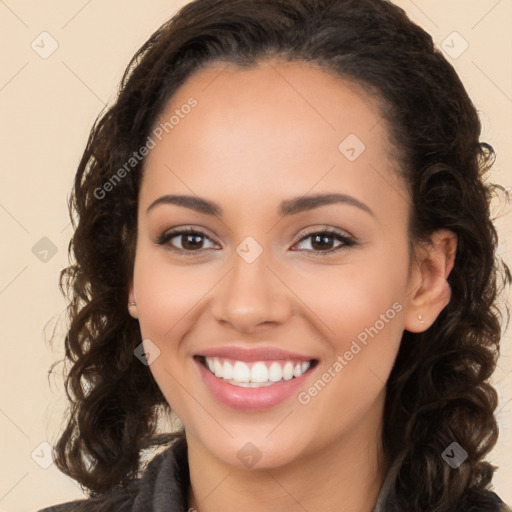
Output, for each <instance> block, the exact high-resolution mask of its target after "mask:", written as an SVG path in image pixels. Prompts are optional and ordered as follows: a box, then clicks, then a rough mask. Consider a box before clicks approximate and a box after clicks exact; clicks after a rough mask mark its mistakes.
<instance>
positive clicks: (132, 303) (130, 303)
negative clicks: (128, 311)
mask: <svg viewBox="0 0 512 512" xmlns="http://www.w3.org/2000/svg"><path fill="white" fill-rule="evenodd" d="M136 305H137V304H136V303H135V302H129V303H128V307H130V306H136Z"/></svg>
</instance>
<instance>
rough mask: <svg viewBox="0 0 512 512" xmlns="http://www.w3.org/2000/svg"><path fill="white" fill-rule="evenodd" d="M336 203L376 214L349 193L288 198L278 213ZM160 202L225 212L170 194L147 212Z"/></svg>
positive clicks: (210, 212) (206, 211)
mask: <svg viewBox="0 0 512 512" xmlns="http://www.w3.org/2000/svg"><path fill="white" fill-rule="evenodd" d="M336 203H341V204H347V205H350V206H355V207H356V208H359V209H361V210H363V211H365V212H367V213H369V214H370V215H372V216H373V217H375V214H374V213H373V211H372V210H371V209H370V207H369V206H367V205H366V204H365V203H363V202H361V201H359V199H356V198H355V197H352V196H349V195H347V194H316V195H310V196H302V197H295V198H292V199H287V200H285V201H282V202H281V204H280V205H279V209H278V213H279V215H280V216H281V217H286V216H289V215H296V214H298V213H302V212H305V211H309V210H313V209H315V208H319V207H321V206H327V205H331V204H336ZM159 204H174V205H176V206H182V207H184V208H188V209H190V210H194V211H196V212H198V213H204V214H206V215H216V216H222V214H223V211H222V208H221V207H220V206H219V205H218V204H217V203H214V202H213V201H209V200H207V199H203V198H201V197H197V196H184V195H168V194H167V195H164V196H161V197H159V198H158V199H156V200H155V201H153V202H152V203H151V204H150V205H149V207H148V209H147V211H146V213H148V212H149V211H150V210H152V209H153V208H154V207H155V206H157V205H159Z"/></svg>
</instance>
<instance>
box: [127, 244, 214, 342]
mask: <svg viewBox="0 0 512 512" xmlns="http://www.w3.org/2000/svg"><path fill="white" fill-rule="evenodd" d="M163 252H164V251H160V250H155V249H146V250H145V249H144V248H141V250H140V252H139V253H137V258H136V261H135V269H134V289H135V294H136V299H137V310H138V315H139V323H140V326H141V331H142V335H143V336H144V337H147V338H155V339H156V340H159V341H160V342H161V343H162V342H164V341H166V340H169V339H171V338H174V339H175V338H176V336H177V335H178V334H179V333H180V332H181V331H182V330H183V328H184V327H185V325H186V324H187V317H188V316H190V315H193V314H194V313H193V309H194V306H196V305H198V304H199V303H200V302H201V300H202V299H204V298H205V296H206V295H207V293H208V291H209V290H210V289H211V287H212V284H213V283H212V282H211V281H212V275H211V271H210V272H208V271H207V269H206V266H205V267H204V271H202V270H201V269H200V268H199V267H198V266H186V265H176V264H172V263H170V262H169V261H167V260H166V257H165V254H163ZM162 348H167V347H162Z"/></svg>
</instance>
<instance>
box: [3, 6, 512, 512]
mask: <svg viewBox="0 0 512 512" xmlns="http://www.w3.org/2000/svg"><path fill="white" fill-rule="evenodd" d="M184 3H185V2H184V1H181V0H179V1H178V0H174V1H173V0H153V1H152V2H150V3H149V2H136V1H133V0H130V1H127V0H125V1H121V0H106V1H101V2H100V1H99V0H88V1H87V0H54V1H49V2H39V1H38V0H25V1H21V0H0V34H1V35H0V38H1V45H0V54H1V62H2V65H1V66H0V109H1V119H2V125H1V134H0V135H1V136H0V144H1V153H0V154H1V156H2V161H1V188H0V226H1V230H2V252H1V275H0V311H1V315H2V318H1V328H0V332H1V348H2V357H1V358H0V375H1V376H2V387H1V396H0V433H1V436H0V444H1V454H0V461H1V467H0V512H1V511H30V510H37V509H38V508H40V507H43V506H45V505H50V504H54V503H59V502H63V501H67V500H71V499H75V498H78V497H80V496H82V493H81V491H80V490H79V488H78V487H77V486H76V485H75V484H74V483H73V482H72V481H71V480H70V479H69V478H67V477H66V476H64V475H62V474H61V473H60V472H59V471H58V470H57V469H56V468H55V465H54V464H51V462H52V460H51V449H50V444H51V443H53V442H55V440H56V436H57V433H58V429H59V426H60V425H61V420H62V413H63V410H64V407H65V402H64V399H63V397H64V395H63V389H62V385H61V382H60V381H59V380H58V379H51V381H50V383H51V387H50V385H49V382H48V379H47V369H48V367H49V365H50V364H51V363H52V362H53V361H55V360H57V359H58V358H60V356H61V348H62V338H63V333H64V330H63V323H62V321H59V319H61V320H62V313H63V311H64V308H65V305H66V304H65V302H64V299H63V297H62V296H61V295H60V292H59V291H58V288H57V278H58V273H59V271H60V270H61V269H62V268H63V267H64V266H66V265H67V244H68V241H69V238H70V236H71V234H72V233H71V227H70V224H69V219H68V214H67V208H66V201H67V197H68V194H69V192H70V188H71V183H72V179H73V177H74V173H75V169H76V166H77V163H78V160H79V158H80V156H81V153H82V151H83V148H84V146H85V143H86V139H87V135H88V132H89V129H90V126H91V124H92V122H93V121H94V119H95V117H96V115H97V114H98V113H99V111H100V109H101V108H102V107H103V105H104V104H105V103H106V102H109V101H111V100H112V98H113V97H114V95H115V91H116V88H117V84H118V81H119V79H120V77H121V74H122V72H123V70H124V68H125V66H126V64H127V63H128V60H129V58H130V57H131V56H132V55H133V53H134V52H135V50H136V49H137V48H138V47H139V46H140V45H141V44H142V43H143V42H144V41H145V40H146V38H147V37H148V36H149V35H150V34H151V33H152V32H153V30H155V29H156V28H157V27H158V26H159V25H160V24H161V23H163V22H164V21H165V20H167V19H168V18H169V17H170V16H171V14H172V13H173V12H174V11H175V10H176V9H177V8H178V7H179V6H181V5H183V4H184ZM396 3H398V4H399V5H400V6H402V7H403V8H405V9H406V11H407V13H408V14H409V16H410V17H411V18H412V19H413V20H414V21H416V22H417V23H419V24H420V25H421V26H423V27H424V28H425V29H426V30H427V31H428V32H430V33H431V34H432V35H433V37H434V40H435V42H436V43H437V44H439V45H441V43H442V42H443V41H444V40H446V42H447V44H448V45H449V47H451V49H449V51H450V52H451V53H452V56H456V53H454V52H457V53H458V52H460V51H461V50H463V49H464V44H465V43H464V41H467V44H468V45H469V47H468V48H467V50H466V51H465V52H464V53H462V54H461V55H460V56H458V57H457V58H452V57H448V58H449V59H450V60H451V62H452V63H453V65H454V66H455V68H456V69H457V71H458V72H459V74H460V77H461V79H462V81H463V82H464V83H465V85H466V86H467V89H468V91H469V93H470V95H471V97H472V98H473V100H474V102H475V104H476V105H477V107H478V109H479V110H480V112H481V116H482V120H483V124H484V134H483V140H486V141H488V142H489V143H491V144H492V145H493V146H494V147H495V149H496V151H497V155H498V158H497V163H496V167H495V170H494V172H493V180H495V181H496V180H497V181H499V182H500V183H502V184H503V185H504V186H505V187H510V185H512V183H511V182H512V173H511V164H512V154H511V144H510V141H511V134H512V133H511V132H512V130H511V124H512V123H511V119H512V115H511V114H512V66H511V57H512V31H511V30H510V20H511V19H512V0H415V1H412V0H397V1H396ZM44 31H46V32H48V33H49V34H50V35H42V36H40V34H41V33H42V32H44ZM454 31H456V32H457V33H458V34H460V35H457V34H455V35H454V34H452V33H453V32H454ZM33 41H35V42H34V43H33V44H34V48H35V49H33V48H32V47H31V44H32V42H33ZM54 41H55V42H54ZM52 44H53V45H55V44H58V48H57V49H56V51H55V52H54V53H53V54H52V55H50V56H46V55H43V56H45V57H47V58H42V57H41V56H40V54H42V53H44V52H45V51H46V52H48V51H49V50H51V49H52ZM449 47H447V49H448V48H449ZM35 50H37V52H36V51H35ZM38 52H39V53H38ZM511 190H512V188H511ZM501 210H502V215H501V217H500V219H499V221H497V224H498V227H499V232H500V236H501V243H500V251H501V254H502V257H503V258H504V259H505V260H506V261H507V262H508V264H509V265H512V254H511V251H510V248H509V245H508V244H509V242H510V240H511V234H512V215H507V213H508V212H509V211H510V206H508V207H507V206H506V205H503V203H502V205H501ZM43 237H46V238H48V239H49V240H50V241H51V244H53V245H54V246H55V249H54V250H56V253H55V254H54V255H53V254H52V252H51V244H50V243H49V242H48V240H46V241H43V242H40V240H41V239H42V238H43ZM38 243H39V244H42V245H36V244H38ZM45 244H46V245H45ZM34 246H35V247H36V249H38V250H35V249H34V252H36V253H38V251H39V257H44V253H43V254H41V252H40V251H41V250H42V249H41V247H42V248H43V249H44V248H46V249H48V248H49V247H50V252H48V254H47V255H46V259H47V261H46V262H44V261H41V260H40V259H39V258H38V257H36V254H34V252H33V248H34ZM507 300H508V296H507ZM55 326H57V327H58V329H57V331H56V335H57V337H58V342H59V343H58V346H57V347H56V348H55V349H54V350H53V351H52V349H51V348H50V347H49V346H48V345H47V344H46V343H45V339H48V338H49V336H50V335H51V334H52V331H53V328H54V327H55ZM511 345H512V343H511V333H510V329H509V331H507V333H506V336H505V338H504V340H503V351H502V357H501V360H500V366H499V369H498V371H497V373H496V375H495V378H494V382H495V385H496V387H497V389H498V391H499V396H500V404H499V406H498V411H499V412H498V419H499V422H500V429H501V434H500V440H499V442H498V445H497V447H496V448H495V450H494V451H493V452H492V453H491V456H490V460H491V461H492V462H493V463H495V464H497V465H498V466H499V467H500V469H499V470H498V471H497V473H496V476H495V479H494V485H495V489H496V491H497V492H498V494H500V495H501V497H502V498H503V499H504V500H505V501H507V502H509V503H512V488H511V487H510V485H507V483H510V482H511V481H512V460H511V455H512V375H511V374H512V371H511V370H512V359H511V358H512V347H511ZM41 443H42V444H41ZM48 464H49V467H47V469H44V467H41V466H45V465H48Z"/></svg>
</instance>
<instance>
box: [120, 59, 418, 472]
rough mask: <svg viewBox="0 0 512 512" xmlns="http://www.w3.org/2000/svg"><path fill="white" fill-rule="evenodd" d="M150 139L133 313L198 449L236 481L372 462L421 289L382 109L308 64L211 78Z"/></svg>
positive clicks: (222, 71)
mask: <svg viewBox="0 0 512 512" xmlns="http://www.w3.org/2000/svg"><path fill="white" fill-rule="evenodd" d="M160 123H161V124H160ZM164 123H167V124H164ZM150 137H151V142H148V147H151V149H150V153H149V155H148V156H147V158H146V161H145V173H144V178H143V181H142V185H141V189H140V195H139V210H138V237H137V247H136V259H135V270H134V278H133V283H132V285H131V287H130V290H131V298H132V299H133V300H134V301H136V303H137V306H136V308H130V310H131V312H132V314H133V315H134V316H137V318H138V319H139V322H140V328H141V333H142V338H143V339H145V340H146V341H145V345H144V346H145V348H146V349H147V351H148V352H149V360H150V361H151V364H150V369H151V372H152V374H153V375H154V377H155V379H156V381H157V383H158V385H159V386H160V388H161V390H162V391H163V393H164V395H165V397H166V399H167V401H168V402H169V404H170V406H171V408H172V409H174V411H175V412H176V413H177V415H178V416H179V417H180V419H181V420H182V421H183V423H184V425H185V428H186V431H187V437H188V439H189V443H192V442H194V443H196V446H200V447H201V449H202V450H204V452H205V453H207V452H208V453H209V454H210V455H213V456H214V457H216V458H217V459H218V460H220V461H222V462H224V463H226V464H230V465H235V466H240V467H242V466H243V465H246V466H250V465H251V464H254V463H255V462H256V463H257V464H258V467H276V466H279V465H284V464H286V463H289V462H292V461H297V460H299V458H301V457H304V456H310V455H313V454H315V453H318V452H319V450H324V449H330V448H331V447H333V445H334V444H338V445H340V446H342V445H344V443H349V442H361V439H365V441H363V442H369V443H370V444H371V446H373V447H376V446H377V442H378V441H377V434H378V432H379V431H380V428H381V417H382V409H383V404H384V398H385V382H386V380H387V379H388V376H389V374H390V371H391V369H392V366H393V362H394V359H395V356H396V354H397V351H398V348H399V344H400V340H401V336H402V332H403V330H404V328H407V322H406V317H407V314H406V313H407V309H408V301H409V300H410V298H411V294H412V291H413V289H414V287H415V286H417V285H418V280H417V276H416V275H415V274H414V273H411V275H410V276H409V253H408V238H407V222H408V216H409V204H408V193H407V191H406V188H405V186H404V185H403V184H402V183H401V182H400V181H399V180H398V178H397V164H396V162H394V161H393V159H392V158H391V155H390V145H389V142H388V139H387V133H386V127H385V123H384V121H383V120H382V118H381V117H380V114H379V111H378V109H377V107H376V106H375V105H374V104H373V102H372V101H371V100H370V98H369V97H367V96H366V95H364V93H362V92H360V93H357V92H354V90H353V89H351V88H349V87H348V85H347V84H346V82H343V81H341V80H339V79H335V78H333V77H332V76H330V75H328V74H326V73H323V72H321V71H319V70H317V69H315V68H313V67H310V66H308V65H307V64H298V63H283V62H280V61H269V62H266V63H262V64H261V65H259V66H258V67H254V68H252V69H245V70H241V69H239V68H236V67H234V66H226V65H225V64H215V65H211V66H209V67H207V68H205V69H203V70H201V71H200V72H198V73H196V74H195V75H193V76H192V77H191V78H190V79H189V80H188V81H187V82H186V83H185V84H184V85H183V86H182V87H181V88H180V89H179V91H178V92H177V93H176V94H175V95H174V96H173V98H172V100H171V102H170V103H169V105H168V106H167V108H166V109H165V112H163V113H162V115H161V119H160V121H159V124H158V126H156V127H155V130H154V131H153V133H152V134H151V135H150ZM148 141H149V139H148ZM166 196H186V200H185V199H183V200H182V201H181V203H180V204H179V203H178V202H177V201H176V200H175V201H173V200H171V199H169V198H167V200H164V199H162V198H165V197H166ZM155 202H156V203H155ZM213 203H214V204H215V205H213ZM187 229H188V230H191V231H193V232H194V233H192V234H191V235H186V234H185V235H184V234H178V233H179V231H180V230H187ZM326 230H328V231H330V233H325V231H326ZM171 233H172V234H171ZM167 234H169V236H167V238H164V235H167ZM159 238H160V239H161V240H160V241H161V242H164V243H163V245H159V244H158V243H157V240H158V239H159ZM329 249H334V251H330V252H329ZM187 250H188V252H187ZM147 340H150V341H147ZM273 351H274V352H273ZM278 351H279V352H278ZM205 355H208V356H210V357H209V359H208V360H206V359H205V357H204V356H205ZM312 360H313V363H312V364H311V366H309V362H310V361H312ZM287 361H288V363H287ZM208 362H209V363H210V364H211V365H212V368H213V371H214V372H216V373H217V376H215V375H214V374H213V373H212V372H211V371H210V370H209V369H207V368H206V365H207V364H208ZM205 363H206V365H205ZM141 364H142V363H141ZM308 366H309V369H308ZM302 371H305V373H302ZM224 372H226V373H224ZM293 372H295V374H294V373H293ZM293 375H295V376H293ZM223 376H226V378H223ZM292 376H293V378H290V377H292ZM233 379H234V380H236V382H233ZM247 380H249V381H250V382H253V381H261V382H260V383H259V384H256V387H250V386H248V383H247ZM228 381H230V382H228ZM274 381H275V382H274ZM244 383H245V385H244ZM357 440H359V441H357ZM251 461H252V462H251Z"/></svg>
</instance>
